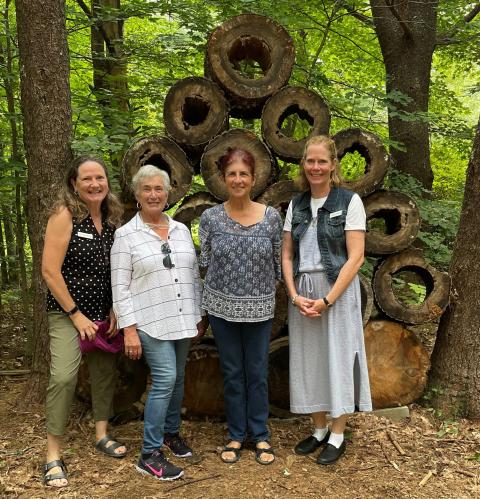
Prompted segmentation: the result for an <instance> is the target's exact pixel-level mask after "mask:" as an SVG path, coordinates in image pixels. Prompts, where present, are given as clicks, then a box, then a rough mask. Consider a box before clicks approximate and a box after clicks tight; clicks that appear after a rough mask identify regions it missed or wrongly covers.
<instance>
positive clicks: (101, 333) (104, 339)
mask: <svg viewBox="0 0 480 499" xmlns="http://www.w3.org/2000/svg"><path fill="white" fill-rule="evenodd" d="M93 322H94V324H96V325H97V326H98V329H97V333H96V335H95V339H94V340H93V341H90V340H87V339H85V340H82V338H80V336H79V337H78V341H79V343H80V350H81V351H82V353H89V352H93V351H94V350H96V349H97V348H99V349H100V350H104V351H105V352H108V353H117V352H120V350H123V334H122V333H121V332H119V333H118V334H116V335H115V336H113V338H109V337H108V336H107V335H106V332H107V331H108V328H109V327H110V322H108V321H93Z"/></svg>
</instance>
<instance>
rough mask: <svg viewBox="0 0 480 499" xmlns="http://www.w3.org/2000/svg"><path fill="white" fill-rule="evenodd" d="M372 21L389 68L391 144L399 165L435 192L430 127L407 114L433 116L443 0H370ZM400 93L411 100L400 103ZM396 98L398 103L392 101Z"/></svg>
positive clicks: (396, 162)
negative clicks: (432, 72) (435, 58)
mask: <svg viewBox="0 0 480 499" xmlns="http://www.w3.org/2000/svg"><path fill="white" fill-rule="evenodd" d="M370 5H371V8H372V13H373V21H374V25H375V31H376V33H377V37H378V41H379V43H380V47H381V50H382V54H383V60H384V63H385V69H386V73H387V74H386V91H387V94H389V97H390V101H391V102H392V104H391V105H390V106H389V109H388V127H389V136H390V140H391V141H394V142H396V143H398V144H400V145H401V146H402V148H403V150H400V149H399V148H396V147H391V151H390V152H391V155H392V159H393V161H394V164H395V166H396V167H397V168H398V169H400V170H402V171H404V172H406V173H409V174H410V175H413V176H414V177H415V178H417V179H418V180H419V181H420V182H421V183H422V184H423V185H424V186H425V187H426V188H427V189H431V187H432V182H433V172H432V169H431V166H430V145H429V126H428V123H427V121H426V120H425V119H422V118H421V116H419V115H417V118H416V119H413V120H412V118H411V117H408V113H419V114H420V115H422V114H424V113H427V112H428V97H429V88H430V70H431V66H432V56H433V51H434V49H435V42H436V23H437V6H438V0H431V1H428V2H417V1H413V0H402V1H399V0H370ZM398 93H401V94H403V95H404V96H406V97H407V101H406V102H405V101H402V100H400V101H396V100H394V99H396V98H397V97H396V96H398ZM392 100H393V101H392Z"/></svg>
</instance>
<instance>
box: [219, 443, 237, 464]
mask: <svg viewBox="0 0 480 499" xmlns="http://www.w3.org/2000/svg"><path fill="white" fill-rule="evenodd" d="M241 450H242V446H240V447H230V446H228V445H226V446H225V447H224V448H223V449H222V452H220V459H221V460H222V461H223V462H224V463H227V464H232V463H236V462H237V461H238V460H239V459H240V451H241ZM224 452H233V453H234V454H235V457H234V458H232V459H227V458H225V457H223V456H222V454H223V453H224Z"/></svg>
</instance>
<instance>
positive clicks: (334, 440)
mask: <svg viewBox="0 0 480 499" xmlns="http://www.w3.org/2000/svg"><path fill="white" fill-rule="evenodd" d="M342 442H343V433H333V431H332V432H331V433H330V438H329V439H328V443H329V444H332V445H333V446H335V447H336V448H337V449H339V448H340V446H341V445H342Z"/></svg>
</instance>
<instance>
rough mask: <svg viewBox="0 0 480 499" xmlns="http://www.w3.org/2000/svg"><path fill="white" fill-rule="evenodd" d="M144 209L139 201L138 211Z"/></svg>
mask: <svg viewBox="0 0 480 499" xmlns="http://www.w3.org/2000/svg"><path fill="white" fill-rule="evenodd" d="M141 209H142V205H141V204H140V203H139V202H138V201H137V210H139V211H140V210H141Z"/></svg>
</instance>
